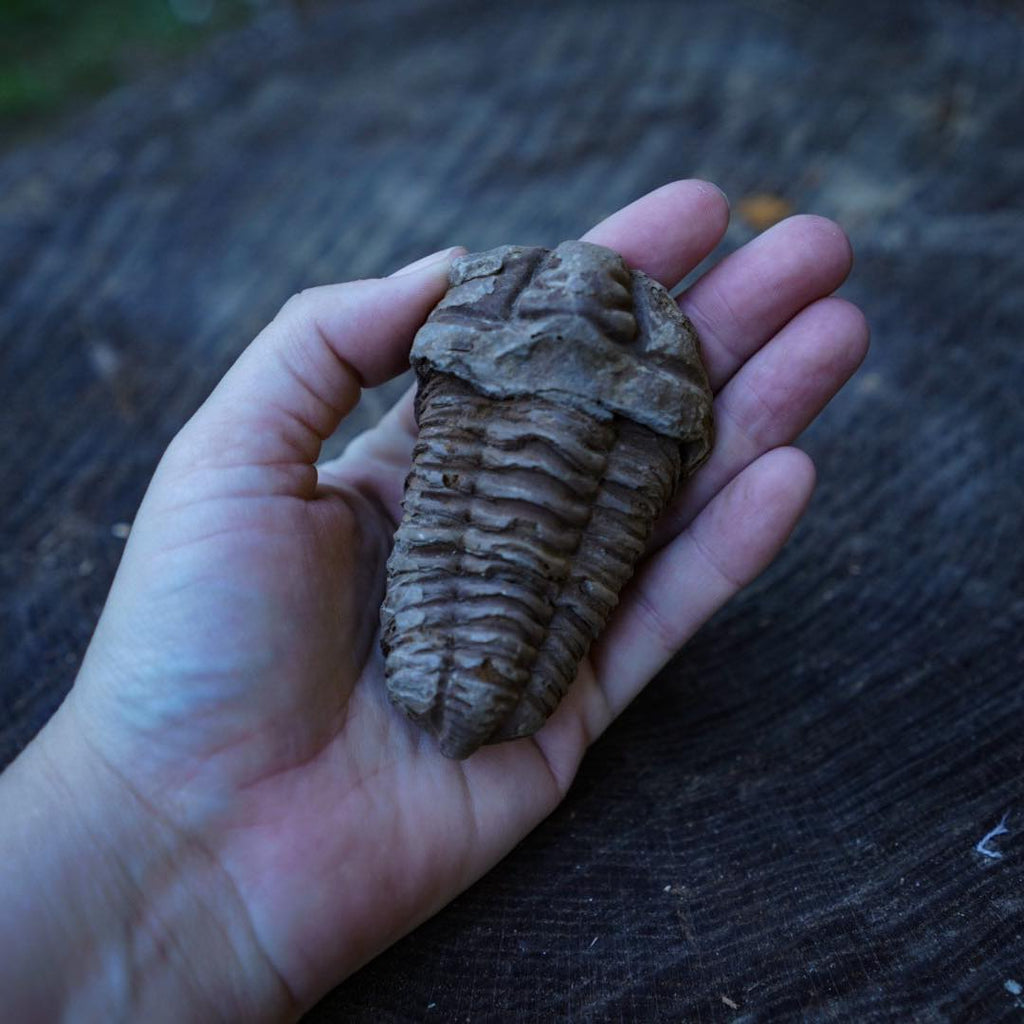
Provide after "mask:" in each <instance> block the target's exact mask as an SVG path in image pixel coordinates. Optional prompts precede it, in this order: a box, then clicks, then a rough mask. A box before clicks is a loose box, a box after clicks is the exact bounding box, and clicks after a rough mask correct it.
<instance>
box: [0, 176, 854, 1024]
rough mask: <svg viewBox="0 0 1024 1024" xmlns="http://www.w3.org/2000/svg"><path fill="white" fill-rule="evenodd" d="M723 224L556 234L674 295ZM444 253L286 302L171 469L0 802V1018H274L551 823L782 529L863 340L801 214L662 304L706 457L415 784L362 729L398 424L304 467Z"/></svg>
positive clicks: (383, 713) (680, 221)
mask: <svg viewBox="0 0 1024 1024" xmlns="http://www.w3.org/2000/svg"><path fill="white" fill-rule="evenodd" d="M727 220H728V206H727V203H726V201H725V199H724V197H723V196H722V194H721V193H720V192H719V191H718V190H717V189H716V188H714V187H713V186H711V185H709V184H707V183H704V182H698V181H682V182H675V183H673V184H670V185H667V186H664V187H663V188H661V189H658V190H657V191H655V192H653V193H650V194H649V195H647V196H645V197H643V198H642V199H639V200H638V201H637V202H635V203H633V204H632V205H630V206H628V207H626V208H625V209H623V210H620V211H619V212H618V213H616V214H614V215H613V216H611V217H610V218H608V219H607V220H605V221H603V222H602V223H601V224H599V225H597V226H596V227H594V228H593V229H592V230H591V231H589V232H588V233H587V234H586V235H585V236H584V237H585V238H587V239H588V240H589V241H593V242H597V243H600V244H602V245H606V246H609V247H610V248H613V249H616V250H618V251H619V252H621V253H622V254H623V255H624V256H625V258H626V259H627V261H628V262H629V263H630V264H632V265H633V266H635V267H638V268H640V269H642V270H645V271H646V272H647V273H649V274H651V275H652V276H654V277H655V278H657V279H658V280H660V281H662V282H663V283H665V284H667V285H669V286H671V285H673V284H675V282H676V281H678V280H680V279H681V278H682V277H683V276H684V275H685V274H686V273H687V272H689V271H690V270H691V269H692V268H693V267H694V266H696V264H697V263H699V262H700V260H701V259H703V257H704V256H706V255H707V254H708V253H709V252H710V251H711V250H712V249H713V248H714V247H715V245H716V244H717V243H718V241H719V240H720V239H721V236H722V234H723V232H724V230H725V226H726V223H727ZM457 253H458V250H450V251H447V252H444V253H440V254H436V255H435V256H434V257H431V258H426V259H425V260H424V261H421V263H420V264H419V265H414V266H413V267H411V268H406V269H405V270H404V271H400V272H399V273H398V274H397V275H393V276H392V277H390V278H385V279H381V280H370V281H359V282H354V283H350V284H340V285H330V286H326V287H322V288H316V289H312V290H310V291H307V292H303V293H302V294H301V295H298V296H296V297H295V298H293V299H292V300H290V301H289V302H288V303H287V304H286V305H285V306H284V308H283V309H282V311H281V313H280V314H279V315H278V316H277V318H276V319H275V320H274V321H273V322H272V323H271V324H270V325H269V326H268V327H267V328H266V329H265V330H264V331H263V332H262V333H261V334H260V335H259V337H258V338H257V339H256V340H255V341H254V342H253V343H252V345H251V346H249V348H248V349H246V351H245V352H244V353H243V354H242V356H241V357H240V358H239V360H238V362H237V363H236V364H235V366H234V367H233V368H232V369H231V370H230V371H229V372H228V374H227V375H226V376H225V378H224V379H223V380H222V381H221V382H220V384H219V385H218V387H217V388H216V389H215V391H214V392H213V394H212V395H211V396H210V398H209V399H208V400H207V401H206V403H205V404H204V405H203V406H202V408H200V409H199V410H198V412H197V413H196V414H195V415H194V416H193V418H192V419H191V420H190V421H189V422H188V423H187V424H186V425H185V427H184V428H183V429H182V430H181V432H180V433H179V435H178V436H177V437H176V438H175V439H174V441H173V442H172V443H171V445H170V447H169V448H168V450H167V452H166V454H165V455H164V458H163V459H162V461H161V463H160V465H159V467H158V469H157V471H156V474H155V476H154V478H153V481H152V483H151V485H150V487H149V490H148V492H147V494H146V497H145V499H144V501H143V503H142V506H141V508H140V509H139V512H138V515H137V517H136V520H135V523H134V525H133V528H132V532H131V536H130V538H129V540H128V543H127V546H126V549H125V553H124V558H123V560H122V563H121V566H120V568H119V570H118V573H117V577H116V579H115V581H114V584H113V587H112V589H111V592H110V597H109V599H108V601H107V605H106V607H105V609H104V611H103V615H102V617H101V619H100V622H99V625H98V626H97V629H96V633H95V635H94V637H93V640H92V643H91V644H90V647H89V650H88V652H87V654H86V657H85V660H84V662H83V665H82V668H81V671H80V674H79V676H78V679H77V680H76V682H75V685H74V687H73V689H72V690H71V693H70V695H69V696H68V698H67V700H66V701H65V703H64V704H63V705H62V707H61V708H60V710H59V711H58V712H57V714H56V715H55V716H54V718H53V719H52V720H51V721H50V723H49V724H48V725H47V726H46V727H45V728H44V729H43V731H42V732H41V733H40V735H39V736H38V737H37V738H36V739H35V740H34V741H33V742H32V743H31V744H30V745H29V747H28V748H27V749H26V750H25V752H24V753H23V754H22V755H21V756H20V757H19V758H18V760H17V761H16V762H15V763H14V764H13V765H12V766H11V767H10V768H9V769H8V770H7V771H6V772H5V773H4V775H3V776H2V777H0V821H2V822H3V823H4V828H3V829H2V830H0V943H2V948H0V991H2V992H3V993H4V1004H5V1006H4V1008H5V1012H9V1013H11V1014H12V1018H11V1019H15V1020H34V1019H47V1020H49V1019H58V1018H60V1017H61V1016H65V1017H68V1018H73V1019H75V1020H90V1019H101V1020H116V1019H137V1020H147V1021H149V1020H164V1019H167V1020H176V1021H181V1020H191V1019H196V1020H214V1019H229V1020H233V1019H238V1020H247V1021H249V1020H263V1019H267V1020H282V1019H291V1018H294V1017H296V1016H297V1015H299V1014H300V1013H301V1012H302V1011H303V1010H304V1009H306V1008H308V1007H309V1006H311V1005H312V1004H313V1003H314V1002H315V1001H316V1000H317V999H318V998H319V997H320V996H322V995H323V994H324V993H325V992H326V991H327V990H328V989H330V988H331V987H332V986H333V985H335V984H337V983H338V982H340V981H341V980H343V979H344V978H345V977H346V976H347V975H349V974H350V973H351V972H353V971H354V970H356V969H357V968H358V967H359V966H360V965H361V964H364V963H365V962H366V961H367V960H369V959H370V958H372V957H373V956H374V955H375V954H376V953H378V952H380V951H381V950H382V949H384V948H386V947H387V946H388V945H390V944H391V943H393V942H394V941H395V940H396V939H398V938H399V937H400V936H402V935H404V934H405V933H407V932H408V931H410V930H411V929H412V928H414V927H415V926H416V925H417V924H418V923H420V922H421V921H423V920H424V919H426V918H427V917H429V916H430V915H432V914H433V913H435V912H436V911H437V910H438V909H439V908H440V907H442V906H443V905H444V904H445V903H447V902H448V901H449V900H451V899H452V898H453V897H454V896H455V895H456V894H457V893H459V892H461V891H462V890H463V889H465V888H466V887H467V886H468V885H470V884H471V883H472V882H473V881H474V880H475V879H477V878H479V877H480V876H481V875H482V874H483V873H484V872H485V871H487V870H488V868H490V867H491V866H492V865H494V864H495V863H496V862H497V861H498V860H499V858H501V857H502V856H503V855H504V854H505V853H507V852H508V851H509V850H510V849H511V848H512V847H513V846H514V845H515V844H516V843H517V842H518V841H519V840H520V839H521V838H522V837H523V836H524V835H525V834H526V833H527V832H528V831H529V830H530V829H531V828H533V827H534V826H535V825H536V824H537V823H538V822H540V821H541V820H542V819H543V818H544V817H545V816H547V815H548V814H550V813H551V811H552V810H554V808H555V807H556V806H557V805H558V803H559V801H560V800H561V799H562V797H563V796H564V795H565V793H566V790H567V789H568V787H569V785H570V784H571V782H572V779H573V777H574V775H575V773H576V769H577V767H578V766H579V763H580V760H581V758H582V757H583V755H584V753H585V752H586V749H587V747H588V745H589V744H590V743H591V742H593V740H594V739H595V738H596V737H597V736H599V735H600V734H601V733H602V732H603V731H604V730H605V729H607V728H608V726H609V725H610V724H611V723H612V722H613V720H614V719H615V717H616V716H617V715H618V714H619V713H620V712H621V711H622V710H623V708H624V707H625V706H626V705H627V704H628V703H629V702H630V701H631V700H632V699H633V697H635V696H636V694H637V693H638V692H639V691H640V690H641V689H642V688H643V687H644V686H645V685H646V684H647V683H648V682H649V681H650V680H651V678H652V676H653V675H654V674H655V673H656V672H657V671H658V670H659V669H660V668H661V667H662V666H663V665H664V664H665V663H666V662H667V661H668V660H669V659H670V658H671V657H673V656H674V655H675V654H676V653H677V652H678V651H679V649H680V648H681V647H682V646H683V644H684V643H685V642H686V641H687V639H688V638H689V637H690V636H692V635H693V633H694V632H695V631H696V630H697V629H698V628H699V627H700V625H701V624H702V623H703V622H704V621H705V620H706V619H707V618H708V617H709V616H710V615H711V614H712V613H713V612H715V611H716V610H717V609H718V608H719V607H720V606H721V605H722V604H723V603H724V602H726V601H727V600H728V599H729V598H730V597H731V596H732V595H733V594H735V593H736V592H737V591H738V590H739V589H740V588H742V587H743V586H745V585H746V584H748V583H749V582H750V581H751V580H753V579H754V578H755V577H756V576H757V575H758V574H759V573H760V572H761V571H762V570H763V569H764V568H765V567H766V566H767V565H768V564H769V562H770V561H771V560H772V558H773V557H774V556H775V554H776V553H777V551H778V550H779V548H780V547H781V546H782V544H783V543H784V542H785V540H786V538H787V537H788V535H789V534H790V532H791V531H792V529H793V527H794V526H795V524H796V522H797V520H798V519H799V517H800V515H801V513H802V512H803V510H804V508H805V507H806V505H807V502H808V500H809V498H810V495H811V490H812V488H813V483H814V469H813V466H812V464H811V461H810V459H809V458H808V457H807V456H806V455H804V454H803V453H802V452H800V451H799V450H797V449H795V448H792V447H788V445H789V443H790V442H791V441H792V440H793V439H794V438H795V437H796V435H797V434H798V433H799V432H800V431H801V430H803V428H804V427H805V426H807V424H808V423H809V422H810V421H811V420H812V419H813V418H814V417H815V416H816V415H817V414H818V413H819V412H820V411H821V409H822V408H823V407H824V406H825V404H826V403H827V402H828V401H829V399H830V398H831V397H832V396H833V395H834V394H835V392H836V391H837V390H838V389H839V388H840V387H841V386H842V385H843V383H844V382H845V381H846V380H847V379H848V378H849V376H850V375H851V374H852V373H853V372H854V370H855V369H856V367H857V366H858V364H859V363H860V361H861V360H862V358H863V357H864V354H865V352H866V349H867V343H868V331H867V327H866V325H865V321H864V318H863V316H862V315H861V314H860V312H859V311H858V310H857V309H856V307H854V306H852V305H850V304H849V303H848V302H846V301H844V300H841V299H838V298H834V297H829V296H830V295H831V293H832V292H833V291H834V290H835V289H836V288H837V287H838V286H839V285H840V284H841V283H842V281H843V279H844V278H845V277H846V275H847V273H848V271H849V268H850V260H851V256H850V248H849V244H848V243H847V241H846V239H845V237H844V235H843V233H842V231H841V230H840V229H839V228H838V227H837V226H836V225H835V224H833V223H831V222H829V221H826V220H823V219H821V218H817V217H806V216H805V217H793V218H790V219H789V220H786V221H784V222H782V223H781V224H778V225H776V226H775V227H774V228H772V229H770V230H769V231H767V232H766V233H764V234H763V235H761V236H759V237H758V238H756V239H754V240H753V241H752V242H750V243H749V244H748V245H746V246H745V247H743V248H742V249H741V250H739V251H738V252H736V253H734V254H733V255H731V256H729V257H728V258H727V259H725V260H724V261H722V262H721V263H719V264H718V265H717V266H715V267H714V268H713V269H712V270H711V271H709V272H708V273H706V274H705V275H704V276H703V277H702V278H701V279H700V280H698V281H697V282H696V283H695V284H694V285H693V286H692V287H691V288H690V289H689V290H688V291H687V292H686V293H685V294H684V295H683V296H682V299H681V306H682V308H683V310H684V312H685V313H686V314H687V315H688V316H690V317H691V319H692V320H693V321H694V323H695V325H696V327H697V329H698V331H699V333H700V335H701V339H702V344H703V354H704V358H705V363H706V365H707V368H708V372H709V375H710V378H711V382H712V385H713V387H714V390H715V392H716V399H715V420H716V428H717V443H716V446H715V449H714V453H713V454H712V456H711V459H710V461H709V462H708V463H707V464H706V465H705V466H704V467H703V468H702V469H701V470H700V471H699V473H698V475H697V476H696V477H694V479H693V480H692V481H691V482H690V484H689V485H688V487H687V488H686V490H685V491H684V492H683V493H682V494H681V495H680V496H679V498H678V500H677V501H676V503H675V504H674V506H673V508H672V510H671V512H670V513H669V515H667V516H666V518H665V520H664V521H663V522H662V523H661V524H660V525H659V526H658V529H657V531H656V534H655V538H654V542H653V543H652V547H651V551H650V553H649V556H648V557H647V559H646V560H645V561H644V563H643V564H642V565H641V567H640V569H639V571H638V573H637V576H636V577H635V578H634V580H633V582H632V583H631V585H630V586H629V588H628V590H627V591H626V592H625V593H624V595H623V598H622V602H621V604H620V606H619V608H618V610H617V611H616V613H615V615H614V617H613V619H612V621H611V623H610V624H609V627H608V629H607V631H606V633H605V635H604V636H603V637H602V638H601V639H600V641H599V643H598V644H597V645H595V647H594V649H593V650H592V652H591V654H590V656H589V657H588V659H587V660H586V661H585V663H584V665H583V666H582V668H581V670H580V674H579V678H578V679H577V681H576V682H575V683H574V685H573V687H572V689H571V691H570V693H569V696H568V697H567V698H566V700H565V701H564V702H563V704H562V705H561V707H560V708H559V709H558V711H557V712H556V714H555V715H554V716H553V717H552V719H551V720H550V721H549V723H548V724H547V725H546V726H545V728H544V729H543V730H541V731H540V732H539V733H538V734H537V735H536V736H534V737H532V738H530V739H526V740H520V741H517V742H515V743H506V744H502V745H499V746H495V747H488V748H485V749H483V750H481V751H480V752H478V753H477V754H474V755H473V756H472V757H471V758H469V759H468V760H465V761H449V760H446V759H444V758H443V757H441V756H440V754H439V753H438V752H437V749H436V746H435V743H434V741H433V740H432V739H431V737H429V736H428V735H426V734H425V733H422V732H420V731H419V730H418V729H417V728H416V727H415V726H413V725H412V724H410V723H409V722H407V721H406V720H404V719H403V718H402V717H401V715H400V714H399V713H398V712H397V711H396V710H395V709H394V708H393V707H391V706H390V705H389V704H388V702H387V700H386V697H385V695H384V685H383V675H382V659H381V655H380V653H379V650H378V648H377V642H376V630H377V625H378V618H377V616H378V607H379V604H380V600H381V596H382V590H383V571H384V562H385V559H386V557H387V553H388V548H389V544H390V539H391V536H392V534H393V531H394V528H395V524H396V521H397V519H398V517H399V516H400V500H401V492H402V483H403V480H404V477H405V474H406V471H407V469H408V465H409V459H410V453H411V450H412V445H413V440H414V435H415V423H414V419H413V416H412V403H411V396H410V395H406V397H405V398H404V399H403V400H402V401H401V402H400V403H399V404H398V405H397V406H396V407H395V409H393V410H392V411H391V412H390V413H389V414H388V415H387V416H386V417H385V418H384V419H383V420H382V422H381V423H380V424H379V425H378V426H377V427H375V428H374V429H373V430H371V431H369V432H368V433H366V434H364V435H362V436H361V437H360V438H358V439H357V440H356V441H355V442H353V444H352V445H351V446H350V447H349V448H348V449H347V450H346V452H345V454H344V455H343V456H342V457H341V458H340V459H337V460H335V461H333V462H330V463H327V464H323V465H319V466H318V465H317V464H316V463H317V458H318V455H319V452H320V447H321V443H322V441H323V440H324V439H325V438H326V437H328V436H329V435H330V434H331V433H332V432H333V431H334V430H335V428H336V427H337V426H338V424H339V423H340V422H341V420H342V419H343V418H344V417H345V415H346V414H347V413H348V412H349V411H350V410H351V409H352V408H353V406H354V405H355V403H356V402H357V401H358V398H359V393H360V388H361V387H362V386H369V385H374V384H379V383H381V382H383V381H385V380H387V379H388V378H390V377H392V376H393V375H395V374H396V373H398V372H399V371H400V370H401V369H402V368H403V367H404V366H405V364H406V359H407V356H408V351H409V346H410V344H411V341H412V337H413V334H414V333H415V331H416V328H417V327H418V325H419V324H420V323H421V322H422V321H423V319H424V318H425V316H426V314H427V312H428V311H429V310H430V308H431V307H432V306H433V304H434V303H435V302H437V300H438V299H439V298H440V297H441V295H442V294H443V292H444V289H445V284H446V274H447V268H448V264H449V262H450V260H451V258H452V257H453V255H457ZM680 742H681V743H683V742H685V736H683V735H680Z"/></svg>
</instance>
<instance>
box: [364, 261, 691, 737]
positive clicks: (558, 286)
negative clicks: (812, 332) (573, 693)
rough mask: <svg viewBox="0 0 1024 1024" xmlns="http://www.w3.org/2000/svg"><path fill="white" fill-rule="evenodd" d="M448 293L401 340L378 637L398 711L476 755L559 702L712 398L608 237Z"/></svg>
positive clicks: (481, 265)
mask: <svg viewBox="0 0 1024 1024" xmlns="http://www.w3.org/2000/svg"><path fill="white" fill-rule="evenodd" d="M449 284H450V287H449V289H448V292H447V294H446V295H445V297H444V298H443V299H442V300H441V302H440V303H439V304H438V305H437V306H436V307H435V309H434V310H433V312H432V313H431V314H430V317H429V319H428V320H427V322H426V323H425V324H424V326H423V327H422V328H421V329H420V331H419V333H418V334H417V335H416V340H415V343H414V344H413V349H412V363H413V366H414V367H415V369H416V373H417V376H418V378H419V391H418V393H417V398H416V415H417V419H418V421H419V439H418V442H417V444H416V448H415V451H414V455H413V465H412V470H411V472H410V473H409V477H408V480H407V481H406V492H405V500H404V514H403V517H402V523H401V525H400V527H399V529H398V532H397V534H396V536H395V545H394V550H393V552H392V554H391V558H390V560H389V562H388V580H387V595H386V597H385V599H384V605H383V608H382V610H381V619H382V627H383V628H382V634H381V645H382V647H383V649H384V654H385V657H386V661H385V672H386V677H387V687H388V693H389V695H390V697H391V700H392V701H393V702H394V703H395V704H397V705H398V706H399V707H400V708H401V709H402V710H403V711H404V712H405V713H406V714H407V715H408V716H409V717H411V718H413V719H414V720H416V721H417V722H419V723H420V724H421V725H422V726H424V727H425V728H427V729H428V730H430V731H431V732H433V733H434V734H436V735H437V737H438V739H439V741H440V746H441V751H442V753H444V754H446V755H447V756H449V757H467V756H468V755H469V754H471V753H473V751H474V750H476V749H477V748H478V747H479V746H480V745H481V744H484V743H495V742H498V741H500V740H508V739H515V738H517V737H520V736H529V735H530V734H532V733H534V732H536V731H537V730H538V729H539V728H540V727H541V726H542V725H543V724H544V722H545V720H546V719H547V717H548V716H549V715H550V714H551V713H552V711H553V710H554V709H555V707H556V706H557V704H558V702H559V701H560V700H561V698H562V697H563V695H564V694H565V692H566V690H567V689H568V687H569V684H570V683H571V682H572V680H573V679H574V677H575V675H576V670H577V667H578V666H579V663H580V660H581V659H582V658H583V656H584V655H585V654H586V652H587V649H588V648H589V647H590V644H591V642H592V641H593V639H594V638H595V637H596V636H597V635H598V634H599V633H600V631H601V630H602V629H603V627H604V625H605V623H606V622H607V621H608V617H609V615H610V614H611V612H612V609H613V608H614V607H615V605H616V603H617V601H618V597H619V592H620V590H621V589H622V587H623V585H624V584H625V583H626V581H627V580H628V579H629V577H630V576H631V575H632V573H633V569H634V567H635V565H636V563H637V561H638V559H639V558H640V556H641V555H642V553H643V551H644V547H645V545H646V542H647V539H648V536H649V534H650V530H651V527H652V525H653V523H654V521H655V519H657V517H658V516H659V515H660V514H661V512H662V511H663V510H664V509H665V507H666V505H667V504H668V502H669V500H670V499H671V498H672V495H673V493H674V492H675V490H676V487H677V485H678V484H679V482H680V480H681V479H683V478H685V477H686V476H688V475H689V474H690V473H691V472H693V470H694V469H696V468H697V466H699V465H700V463H701V462H703V460H704V459H705V458H706V457H707V454H708V452H709V449H710V445H711V393H710V390H709V387H708V381H707V375H706V374H705V372H704V367H703V366H702V364H701V361H700V356H699V353H698V342H697V337H696V334H695V333H694V330H693V327H692V325H691V324H690V322H689V321H688V320H687V319H686V318H685V317H684V316H683V315H682V314H681V313H680V312H679V310H678V308H677V306H676V304H675V302H674V301H673V300H672V298H671V296H670V295H669V294H668V292H667V291H666V290H665V289H664V288H663V287H662V286H661V285H660V284H658V283H657V282H655V281H653V280H651V279H650V278H649V277H647V276H646V275H645V274H642V273H640V272H639V271H630V270H629V268H628V267H627V266H626V264H625V263H624V261H623V260H622V258H621V257H620V256H619V255H618V254H616V253H614V252H612V251H610V250H608V249H605V248H602V247H601V246H596V245H590V244H588V243H586V242H564V243H562V244H561V245H560V246H558V248H556V249H554V250H550V251H549V250H547V249H541V248H523V247H519V246H503V247H502V248H499V249H493V250H491V251H489V252H484V253H476V254H473V255H469V256H463V257H461V258H460V259H457V260H456V261H455V262H454V264H453V265H452V269H451V274H450V279H449Z"/></svg>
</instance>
